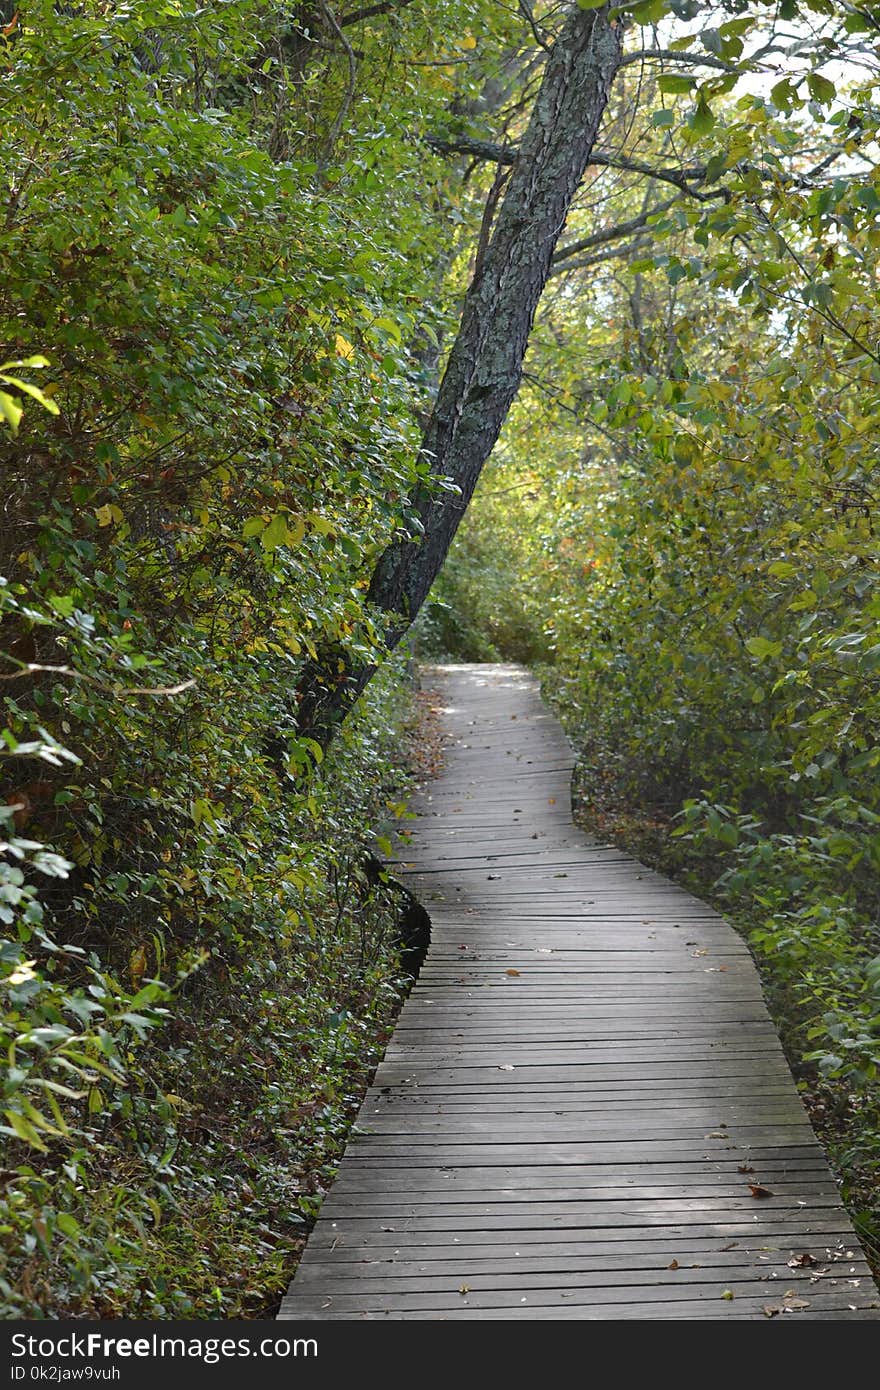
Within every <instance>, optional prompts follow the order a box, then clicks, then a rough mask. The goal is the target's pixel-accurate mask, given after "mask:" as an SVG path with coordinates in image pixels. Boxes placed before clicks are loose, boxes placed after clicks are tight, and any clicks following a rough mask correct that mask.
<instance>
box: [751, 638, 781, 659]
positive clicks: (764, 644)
mask: <svg viewBox="0 0 880 1390" xmlns="http://www.w3.org/2000/svg"><path fill="white" fill-rule="evenodd" d="M746 650H747V651H748V652H750V653H751V655H752V656H754V657H757V659H758V661H765V660H766V659H767V657H770V656H779V653H780V652H781V651H782V643H781V642H771V641H770V640H769V638H767V637H749V638H748V639H747V641H746Z"/></svg>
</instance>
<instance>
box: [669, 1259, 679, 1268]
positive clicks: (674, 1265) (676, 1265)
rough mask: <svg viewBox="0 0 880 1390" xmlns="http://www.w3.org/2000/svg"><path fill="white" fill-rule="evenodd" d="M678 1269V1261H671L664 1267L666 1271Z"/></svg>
mask: <svg viewBox="0 0 880 1390" xmlns="http://www.w3.org/2000/svg"><path fill="white" fill-rule="evenodd" d="M678 1267H679V1265H678V1260H671V1261H670V1263H669V1264H668V1265H667V1266H666V1268H667V1269H678Z"/></svg>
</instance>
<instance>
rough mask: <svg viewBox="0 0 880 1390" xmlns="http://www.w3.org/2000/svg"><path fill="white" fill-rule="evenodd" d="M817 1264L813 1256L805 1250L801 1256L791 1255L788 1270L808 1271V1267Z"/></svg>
mask: <svg viewBox="0 0 880 1390" xmlns="http://www.w3.org/2000/svg"><path fill="white" fill-rule="evenodd" d="M814 1264H818V1260H817V1259H816V1258H815V1256H813V1255H811V1254H810V1252H809V1250H805V1251H804V1253H803V1254H802V1255H793V1256H792V1258H791V1259H790V1260H789V1262H788V1267H789V1269H808V1268H809V1266H810V1265H814Z"/></svg>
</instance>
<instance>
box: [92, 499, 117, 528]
mask: <svg viewBox="0 0 880 1390" xmlns="http://www.w3.org/2000/svg"><path fill="white" fill-rule="evenodd" d="M95 516H96V517H97V518H98V525H99V526H109V525H110V524H111V523H112V521H113V512H112V510H111V508H110V507H109V506H107V505H106V503H105V505H104V506H103V507H96V508H95Z"/></svg>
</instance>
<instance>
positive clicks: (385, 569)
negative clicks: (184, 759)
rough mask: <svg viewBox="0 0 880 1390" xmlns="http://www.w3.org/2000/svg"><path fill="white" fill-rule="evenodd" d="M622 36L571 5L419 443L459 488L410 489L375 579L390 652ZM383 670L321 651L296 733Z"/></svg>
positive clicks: (573, 183)
mask: <svg viewBox="0 0 880 1390" xmlns="http://www.w3.org/2000/svg"><path fill="white" fill-rule="evenodd" d="M620 38H621V33H620V28H619V26H618V24H617V23H615V22H614V21H613V20H611V19H609V14H608V6H603V7H602V8H601V9H598V10H597V9H592V10H582V9H580V8H579V7H576V8H573V9H572V10H571V11H570V12H569V14H568V16H567V18H566V21H565V23H564V25H563V27H562V29H561V30H560V33H559V36H558V38H557V39H556V42H555V43H554V45H553V47H552V50H551V52H550V54H549V57H548V59H547V63H546V67H545V69H544V77H543V81H542V84H541V89H540V91H539V93H538V97H537V100H536V102H535V107H534V110H533V112H532V117H531V121H530V123H529V127H528V130H527V132H526V134H525V136H524V138H523V139H522V141H521V143H520V145H519V150H518V153H517V157H516V160H515V162H514V164H513V168H512V171H511V175H510V180H509V182H508V184H507V189H506V192H505V195H504V200H503V202H502V204H501V208H500V210H499V213H498V218H497V222H496V225H495V230H494V232H493V234H492V238H491V240H490V242H489V245H488V247H487V248H486V251H485V255H484V256H483V259H482V263H481V265H480V268H479V271H478V272H477V274H476V275H475V277H474V280H473V283H472V284H471V286H470V288H469V290H468V292H467V295H466V297H465V302H464V309H463V313H462V320H461V327H460V328H459V331H458V336H457V337H456V340H455V343H454V345H453V347H452V350H451V352H450V355H449V361H448V364H447V367H446V371H445V373H444V376H443V380H442V382H441V384H440V389H439V392H438V394H437V399H436V402H435V404H434V408H433V410H432V412H431V416H430V418H429V421H428V424H427V427H426V429H425V433H424V438H423V440H422V452H423V453H424V454H425V455H426V456H427V457H428V458H429V459H430V461H431V469H432V472H433V473H434V475H436V476H438V477H442V478H444V479H445V480H447V482H449V483H452V484H454V486H455V489H456V491H454V492H450V491H445V490H444V491H440V492H432V491H429V490H423V491H422V492H421V493H420V494H419V495H418V496H417V497H416V498H415V500H414V511H415V516H416V518H417V524H416V525H415V526H414V527H413V530H414V532H415V534H413V535H408V536H405V537H403V538H402V539H399V540H395V541H393V542H392V544H391V545H389V546H388V548H387V549H386V550H385V552H384V554H383V555H382V556H381V558H380V559H379V562H378V564H377V566H376V569H375V571H374V573H373V577H372V580H371V582H370V587H369V592H368V601H369V603H370V604H372V605H373V606H374V607H375V608H378V609H380V610H382V612H383V613H384V614H385V615H387V616H386V620H385V639H386V643H387V647H388V650H389V651H391V650H393V649H394V647H395V646H396V645H397V643H398V642H399V641H400V639H401V637H402V636H403V634H404V633H405V632H406V630H407V628H408V627H409V626H410V624H411V623H412V621H413V619H414V618H415V617H416V614H417V613H418V611H419V609H420V607H421V605H422V603H423V602H424V600H425V597H426V596H427V593H428V590H429V589H430V587H431V585H432V583H433V582H434V579H435V578H436V576H437V574H438V572H439V570H440V567H441V565H442V564H443V561H444V559H445V557H446V553H447V551H448V549H449V546H450V543H451V541H452V538H453V536H454V535H455V533H456V531H457V529H458V526H459V523H460V521H461V519H462V517H463V515H464V512H465V510H466V508H467V505H468V503H469V501H470V499H471V496H472V495H473V491H474V488H475V487H476V484H477V480H478V478H479V476H480V473H481V471H482V468H483V465H484V463H485V462H486V459H487V458H488V457H489V454H490V453H491V451H492V448H493V446H494V444H495V441H496V440H497V438H498V435H499V433H500V431H501V427H502V425H503V424H504V420H505V417H506V416H507V412H508V410H509V409H510V406H511V403H512V402H513V399H514V397H515V395H516V393H517V390H518V388H519V384H520V378H521V375H522V364H523V358H524V356H525V352H526V347H527V345H528V340H529V333H530V331H531V327H532V322H533V320H534V316H535V310H536V309H537V306H538V300H539V299H540V297H541V292H542V290H543V288H544V285H545V282H546V280H547V276H548V273H549V270H550V261H551V257H552V255H553V251H554V249H555V247H556V243H557V240H558V238H559V234H560V232H561V231H562V228H563V225H564V223H565V219H566V216H567V214H568V210H569V207H570V205H571V200H572V198H573V197H574V194H575V192H576V191H577V188H578V185H579V184H580V182H581V179H582V178H583V175H584V171H585V169H586V167H587V165H588V163H589V158H590V153H591V151H592V148H593V143H594V141H595V139H596V133H597V131H598V128H599V122H600V120H601V118H602V114H603V112H604V110H605V106H606V103H607V101H608V94H609V90H610V87H611V83H612V80H613V78H614V75H615V73H616V71H617V68H618V65H619V63H620ZM420 528H421V529H420ZM376 669H377V667H376V666H373V665H359V666H353V665H352V664H351V662H350V661H349V659H348V657H347V655H346V653H345V651H344V649H342V648H340V647H335V646H334V647H327V648H325V649H324V650H323V651H322V652H321V653H320V656H319V659H318V660H317V661H313V662H311V663H310V664H309V665H308V666H307V667H306V669H305V670H304V672H303V674H302V677H301V679H300V682H299V685H298V688H297V697H298V702H299V708H298V715H297V723H298V727H299V730H300V732H301V733H303V734H306V735H308V736H309V737H311V738H314V739H316V740H317V741H318V742H319V743H321V744H322V746H325V747H326V745H327V744H328V743H329V742H330V740H331V738H332V737H333V733H334V731H335V729H336V728H337V727H338V725H339V724H340V723H341V722H342V720H343V719H344V718H345V716H346V714H347V713H348V711H349V710H350V709H351V707H352V705H353V704H354V703H355V701H356V700H357V698H358V696H359V695H360V693H361V692H362V691H363V689H364V687H365V686H366V685H367V683H368V681H369V680H370V679H371V678H372V676H373V675H374V674H375V671H376Z"/></svg>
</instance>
